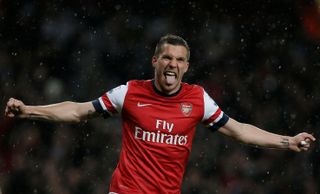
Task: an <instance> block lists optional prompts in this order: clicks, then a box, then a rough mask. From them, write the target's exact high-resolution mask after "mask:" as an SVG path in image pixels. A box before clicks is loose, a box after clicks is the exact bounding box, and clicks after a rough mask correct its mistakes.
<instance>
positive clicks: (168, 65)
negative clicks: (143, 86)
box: [152, 44, 189, 94]
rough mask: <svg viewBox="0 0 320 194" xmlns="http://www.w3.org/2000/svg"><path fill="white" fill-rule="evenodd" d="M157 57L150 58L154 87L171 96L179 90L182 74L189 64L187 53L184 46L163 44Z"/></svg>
mask: <svg viewBox="0 0 320 194" xmlns="http://www.w3.org/2000/svg"><path fill="white" fill-rule="evenodd" d="M161 51H162V52H161V53H160V54H159V56H153V57H152V65H153V67H154V69H155V85H156V87H157V89H158V90H160V91H161V92H163V93H165V94H173V93H175V92H177V91H178V90H179V88H180V84H181V80H182V77H183V75H184V73H186V72H187V70H188V67H189V63H188V59H187V55H188V51H187V49H186V48H185V47H184V46H178V45H171V44H164V45H162V49H161Z"/></svg>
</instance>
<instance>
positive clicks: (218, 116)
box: [202, 91, 229, 130]
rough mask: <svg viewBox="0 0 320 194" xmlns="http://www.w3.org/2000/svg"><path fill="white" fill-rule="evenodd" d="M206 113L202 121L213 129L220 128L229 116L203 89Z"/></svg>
mask: <svg viewBox="0 0 320 194" xmlns="http://www.w3.org/2000/svg"><path fill="white" fill-rule="evenodd" d="M203 100H204V114H203V118H202V122H203V123H204V124H205V125H207V126H208V127H210V128H212V129H215V130H216V129H218V128H220V127H221V126H223V125H224V124H225V123H226V122H227V121H228V120H229V117H228V116H227V115H226V114H224V112H223V111H222V110H221V109H220V108H219V106H218V105H217V103H216V102H215V101H214V100H213V99H212V98H211V97H210V96H209V95H208V94H207V92H206V91H203Z"/></svg>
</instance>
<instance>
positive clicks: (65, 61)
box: [0, 0, 320, 194]
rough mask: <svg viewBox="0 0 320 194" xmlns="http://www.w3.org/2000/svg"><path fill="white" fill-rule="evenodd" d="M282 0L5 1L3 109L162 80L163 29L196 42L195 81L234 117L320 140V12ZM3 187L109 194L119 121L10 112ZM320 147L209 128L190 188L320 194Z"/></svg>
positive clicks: (0, 70) (188, 193)
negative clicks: (277, 143)
mask: <svg viewBox="0 0 320 194" xmlns="http://www.w3.org/2000/svg"><path fill="white" fill-rule="evenodd" d="M319 4H320V3H319V1H317V0H282V1H272V0H266V1H253V0H244V1H236V0H229V1H218V0H211V1H178V0H177V1H175V0H170V1H169V0H160V1H144V0H138V1H124V2H122V1H114V0H109V1H97V0H90V1H89V0H80V1H74V0H69V1H50V0H48V1H31V0H29V1H27V0H26V1H22V0H18V1H0V75H1V77H0V80H1V84H0V94H1V95H0V97H1V104H0V108H1V109H0V110H1V111H2V112H4V108H5V104H6V102H7V100H8V99H9V98H10V97H16V98H19V99H21V100H23V101H24V102H25V103H26V104H31V105H41V104H48V103H55V102H60V101H65V100H71V101H80V102H83V101H89V100H93V99H95V98H97V97H99V96H100V95H102V94H103V93H104V92H106V91H107V90H109V89H111V88H113V87H115V86H118V85H120V84H125V83H126V82H127V81H128V80H130V79H150V78H152V77H153V69H152V66H151V57H152V54H153V51H154V47H155V44H156V42H157V41H158V39H159V38H160V36H162V35H165V34H167V33H173V34H177V35H181V36H182V37H184V38H185V39H186V40H187V41H188V42H189V44H190V47H191V60H190V64H191V66H190V67H191V69H190V71H189V73H188V75H187V76H186V78H185V81H187V82H190V83H196V84H201V85H202V86H204V87H205V89H206V90H207V91H208V93H209V94H210V95H211V96H212V97H213V98H214V99H215V100H216V102H217V103H218V104H219V105H220V107H221V108H222V109H223V110H224V111H225V112H226V113H227V114H228V115H229V116H231V117H233V118H235V119H237V120H239V121H242V122H248V123H252V124H255V125H257V126H259V127H261V128H264V129H266V130H268V131H271V132H275V133H279V134H287V135H294V134H297V133H300V132H301V131H307V132H310V133H313V134H314V135H315V136H316V137H318V138H320V137H319V126H320V122H319V108H320V105H319V104H320V80H319V79H320V61H319V60H320V45H319V43H320V7H319ZM0 126H1V127H0V188H1V190H2V193H3V194H20V193H21V194H22V193H23V194H29V193H34V194H38V193H39V194H47V193H48V194H49V193H50V194H80V193H81V194H89V193H90V194H102V193H106V192H107V189H108V184H109V180H110V177H111V175H112V172H113V170H114V168H115V166H116V163H117V160H118V156H119V150H120V148H121V145H120V142H121V127H120V119H119V117H114V118H109V119H107V120H104V119H103V118H98V119H95V120H90V121H88V122H85V123H81V124H56V123H48V122H40V121H29V120H13V119H8V118H4V117H3V114H1V116H0ZM319 161H320V155H319V143H318V142H316V143H315V144H314V145H313V148H312V149H311V151H309V152H308V153H293V152H289V151H278V150H269V149H260V148H256V147H250V146H246V145H241V144H239V143H237V142H234V141H233V140H231V139H229V138H226V137H223V136H221V135H220V134H218V133H212V132H210V131H209V130H207V129H205V128H204V127H203V126H202V125H199V127H198V128H197V132H196V137H195V139H194V146H193V152H192V154H191V157H190V162H189V164H188V168H187V171H186V174H185V179H184V182H183V185H182V193H183V194H205V193H206V194H211V193H219V194H220V193H222V194H247V193H261V194H278V193H279V194H280V193H281V194H292V193H295V194H300V193H301V194H311V193H312V194H315V193H320V187H319V182H320V168H319Z"/></svg>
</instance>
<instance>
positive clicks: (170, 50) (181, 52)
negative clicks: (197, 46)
mask: <svg viewBox="0 0 320 194" xmlns="http://www.w3.org/2000/svg"><path fill="white" fill-rule="evenodd" d="M160 55H173V56H178V57H184V58H187V55H188V50H187V48H186V47H184V46H181V45H172V44H163V45H162V47H161V52H160Z"/></svg>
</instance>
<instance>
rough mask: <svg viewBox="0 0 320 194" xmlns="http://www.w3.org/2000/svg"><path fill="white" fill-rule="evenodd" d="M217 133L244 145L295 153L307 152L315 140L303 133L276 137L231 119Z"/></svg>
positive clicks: (276, 135)
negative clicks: (287, 150) (286, 150)
mask: <svg viewBox="0 0 320 194" xmlns="http://www.w3.org/2000/svg"><path fill="white" fill-rule="evenodd" d="M219 131H220V132H221V133H223V134H225V135H227V136H230V137H232V138H234V139H236V140H238V141H240V142H243V143H245V144H252V145H257V146H261V147H268V148H279V149H290V150H293V151H296V152H300V151H307V150H308V149H309V147H310V143H311V142H313V141H315V140H316V139H315V138H314V137H313V136H312V135H311V134H308V133H305V132H303V133H299V134H298V135H296V136H293V137H291V136H284V135H278V134H275V133H270V132H268V131H265V130H262V129H260V128H258V127H256V126H253V125H250V124H245V123H240V122H237V121H236V120H234V119H232V118H230V119H229V121H228V122H227V123H226V124H225V125H224V126H223V127H221V128H220V129H219ZM303 141H304V142H303Z"/></svg>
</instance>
